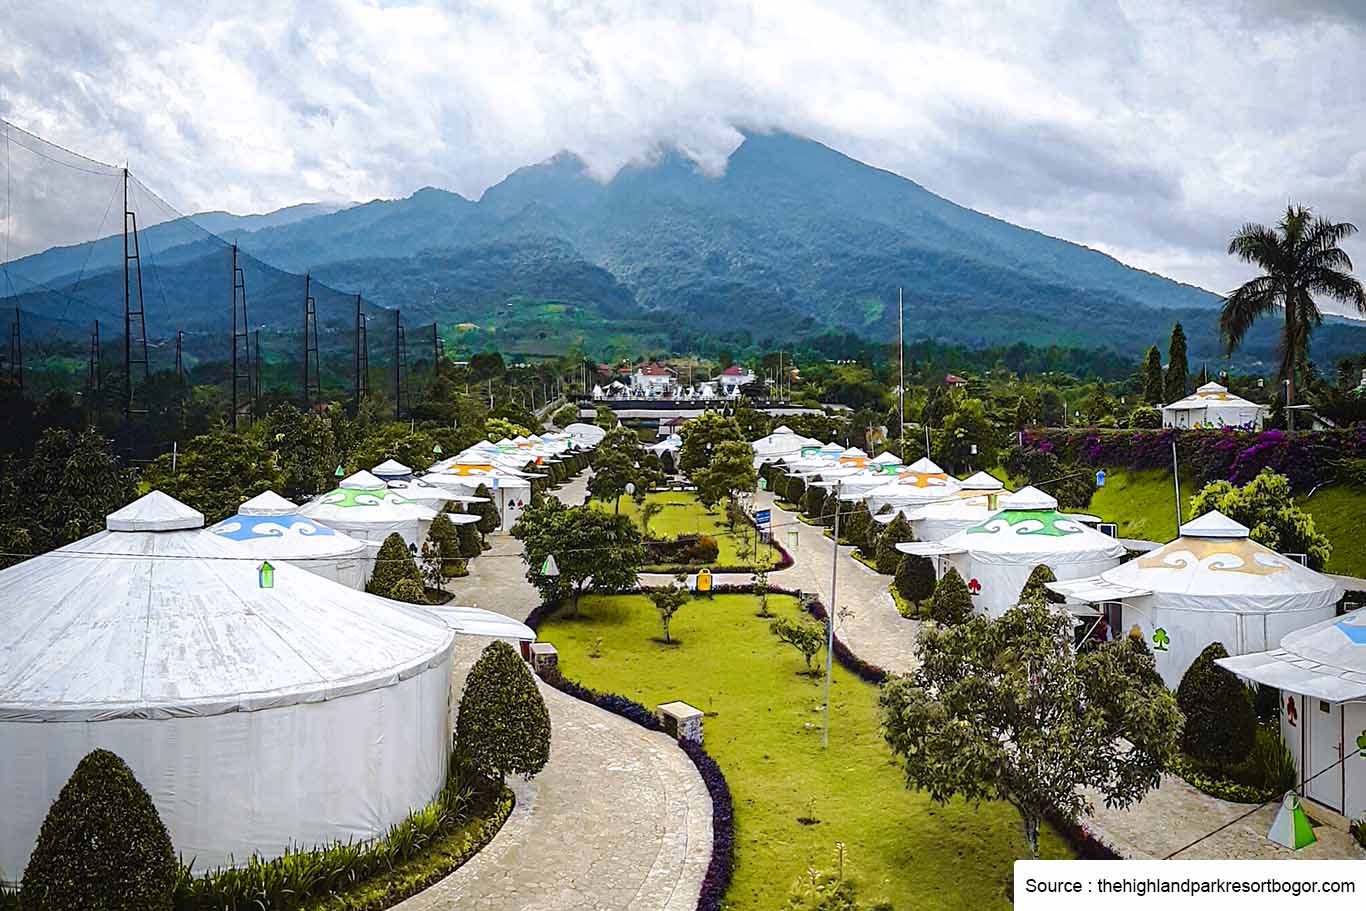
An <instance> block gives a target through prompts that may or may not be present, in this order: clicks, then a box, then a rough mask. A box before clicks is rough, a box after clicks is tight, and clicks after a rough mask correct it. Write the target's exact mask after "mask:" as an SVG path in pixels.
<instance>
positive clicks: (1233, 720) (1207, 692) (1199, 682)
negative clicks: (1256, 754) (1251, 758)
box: [1176, 642, 1257, 766]
mask: <svg viewBox="0 0 1366 911" xmlns="http://www.w3.org/2000/svg"><path fill="white" fill-rule="evenodd" d="M1227 657H1228V651H1227V650H1225V649H1224V645H1223V643H1222V642H1215V643H1212V644H1210V645H1209V646H1207V647H1206V648H1205V650H1204V651H1203V652H1201V653H1200V656H1199V657H1198V658H1196V659H1195V660H1194V661H1192V662H1191V666H1190V667H1189V668H1188V669H1187V670H1186V674H1185V676H1184V677H1182V678H1181V685H1180V686H1179V687H1177V690H1176V704H1177V705H1178V706H1180V708H1181V711H1182V712H1183V713H1184V714H1185V716H1186V727H1185V730H1184V732H1183V733H1182V735H1181V750H1182V752H1184V753H1185V754H1186V755H1187V756H1189V757H1190V758H1192V759H1195V760H1198V761H1200V762H1210V763H1215V764H1217V765H1220V766H1227V765H1232V764H1234V763H1238V762H1242V761H1243V759H1245V758H1246V757H1247V754H1248V751H1249V750H1251V749H1252V742H1253V738H1254V737H1255V736H1256V733H1257V713H1256V712H1255V711H1254V710H1253V707H1252V699H1251V698H1250V697H1249V696H1248V693H1247V687H1245V686H1243V684H1242V682H1241V681H1240V680H1239V679H1238V678H1237V677H1236V676H1234V674H1233V672H1232V671H1228V670H1225V669H1224V668H1222V667H1220V666H1219V665H1217V664H1215V663H1214V662H1215V660H1216V659H1218V658H1227Z"/></svg>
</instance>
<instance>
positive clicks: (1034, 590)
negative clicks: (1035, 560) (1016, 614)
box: [1019, 563, 1066, 607]
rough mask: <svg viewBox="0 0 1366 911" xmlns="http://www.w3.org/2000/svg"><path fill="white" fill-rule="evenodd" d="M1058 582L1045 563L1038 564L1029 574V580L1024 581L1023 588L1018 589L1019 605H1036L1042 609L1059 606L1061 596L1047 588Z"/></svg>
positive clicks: (1061, 599) (1062, 599)
mask: <svg viewBox="0 0 1366 911" xmlns="http://www.w3.org/2000/svg"><path fill="white" fill-rule="evenodd" d="M1056 581H1058V577H1057V576H1056V575H1055V574H1054V573H1053V570H1052V569H1051V568H1050V567H1049V565H1048V564H1047V563H1040V564H1039V565H1038V566H1036V567H1034V568H1033V569H1032V570H1030V572H1029V578H1028V579H1026V580H1025V584H1024V588H1022V589H1020V601H1019V603H1020V604H1037V605H1039V606H1040V607H1044V606H1046V605H1049V604H1061V603H1062V602H1063V601H1064V600H1066V599H1064V598H1063V596H1062V595H1060V594H1058V593H1057V592H1055V591H1053V590H1052V589H1050V588H1049V587H1048V584H1047V583H1049V582H1056Z"/></svg>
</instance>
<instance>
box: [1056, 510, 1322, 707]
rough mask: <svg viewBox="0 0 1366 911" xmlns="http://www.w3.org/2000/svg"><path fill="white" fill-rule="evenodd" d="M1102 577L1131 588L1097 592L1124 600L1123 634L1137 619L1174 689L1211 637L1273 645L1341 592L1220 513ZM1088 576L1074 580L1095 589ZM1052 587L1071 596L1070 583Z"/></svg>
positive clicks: (1235, 649)
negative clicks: (1111, 592)
mask: <svg viewBox="0 0 1366 911" xmlns="http://www.w3.org/2000/svg"><path fill="white" fill-rule="evenodd" d="M1098 581H1099V582H1102V583H1104V584H1108V585H1110V586H1118V587H1119V588H1120V589H1121V590H1122V589H1128V590H1130V592H1131V594H1127V595H1126V594H1123V592H1122V591H1117V592H1116V593H1115V596H1114V597H1106V596H1105V592H1104V590H1103V587H1100V588H1099V594H1100V598H1101V600H1114V601H1119V602H1121V603H1122V605H1123V607H1122V616H1121V622H1120V624H1119V627H1120V628H1119V629H1118V630H1116V632H1124V631H1128V630H1130V629H1132V628H1134V627H1137V628H1138V630H1139V632H1140V633H1141V634H1142V636H1143V640H1144V641H1145V642H1147V643H1148V644H1149V646H1150V647H1151V648H1152V649H1153V655H1154V657H1156V659H1157V670H1158V672H1159V673H1161V674H1162V679H1163V680H1164V681H1165V682H1166V684H1167V686H1169V687H1171V688H1173V689H1175V688H1176V687H1177V686H1178V685H1179V684H1180V683H1181V678H1182V677H1183V676H1184V675H1185V673H1186V669H1187V668H1189V667H1190V664H1191V662H1192V661H1194V660H1195V659H1196V657H1197V656H1198V655H1199V654H1200V653H1201V652H1202V651H1204V649H1205V647H1206V646H1208V645H1209V644H1210V643H1213V642H1221V643H1223V645H1224V648H1225V649H1227V650H1228V653H1229V654H1230V655H1243V654H1247V653H1248V652H1259V651H1263V650H1265V649H1268V648H1273V647H1275V646H1276V644H1277V643H1279V642H1280V641H1281V638H1282V637H1283V636H1285V635H1286V634H1287V633H1290V632H1293V631H1295V630H1297V629H1301V628H1303V627H1306V626H1309V625H1310V624H1313V623H1316V622H1318V621H1320V620H1325V619H1327V618H1329V617H1332V616H1334V615H1335V614H1336V613H1337V602H1338V600H1339V599H1340V598H1341V597H1342V589H1341V587H1340V586H1339V585H1338V584H1337V583H1336V582H1334V581H1333V580H1332V579H1330V578H1329V577H1328V576H1325V575H1323V574H1321V573H1317V572H1315V571H1314V570H1312V569H1309V568H1307V567H1304V566H1301V565H1300V564H1299V563H1297V562H1296V561H1294V560H1290V559H1287V558H1286V557H1283V556H1281V555H1280V554H1278V553H1276V552H1275V551H1273V550H1270V549H1269V548H1266V547H1263V546H1262V545H1260V544H1258V543H1257V542H1256V541H1253V540H1251V539H1250V538H1249V537H1248V529H1247V527H1246V526H1244V525H1240V524H1238V523H1237V522H1235V521H1233V520H1232V519H1229V518H1228V517H1226V516H1224V515H1223V514H1221V513H1218V512H1209V513H1205V514H1204V515H1202V516H1200V517H1199V518H1197V519H1194V520H1192V521H1190V522H1187V523H1186V524H1184V525H1182V526H1181V535H1180V537H1178V538H1177V539H1176V540H1175V541H1172V542H1170V543H1168V544H1166V545H1164V546H1163V547H1160V548H1158V549H1157V550H1155V551H1152V552H1151V553H1147V554H1144V555H1143V556H1141V557H1139V558H1137V559H1135V560H1131V561H1129V562H1128V563H1124V564H1122V565H1121V566H1118V567H1116V568H1114V569H1111V570H1109V571H1107V572H1104V573H1102V574H1101V575H1100V579H1099V580H1098ZM1087 582H1088V580H1081V581H1080V582H1077V583H1075V585H1076V586H1080V587H1086V588H1089V589H1091V590H1092V591H1093V592H1095V591H1097V590H1098V586H1096V585H1094V584H1091V585H1088V584H1087ZM1055 590H1057V591H1059V592H1061V593H1063V594H1064V595H1068V594H1072V592H1071V591H1070V590H1069V588H1068V586H1066V585H1058V586H1057V587H1056V588H1055ZM1159 631H1160V632H1159Z"/></svg>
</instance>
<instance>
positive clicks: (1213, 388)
mask: <svg viewBox="0 0 1366 911" xmlns="http://www.w3.org/2000/svg"><path fill="white" fill-rule="evenodd" d="M1164 407H1165V408H1167V409H1173V410H1189V409H1193V408H1214V409H1216V410H1217V409H1220V408H1263V407H1265V406H1263V405H1258V404H1257V403H1256V402H1249V401H1248V400H1247V399H1245V398H1243V397H1242V396H1239V395H1234V394H1233V393H1232V392H1229V391H1228V387H1227V386H1223V385H1220V384H1219V383H1205V384H1204V385H1203V386H1201V387H1200V388H1199V389H1196V390H1195V391H1194V392H1192V393H1191V394H1190V395H1188V396H1186V397H1184V398H1181V399H1177V400H1176V401H1175V402H1172V403H1171V404H1170V405H1166V406H1164Z"/></svg>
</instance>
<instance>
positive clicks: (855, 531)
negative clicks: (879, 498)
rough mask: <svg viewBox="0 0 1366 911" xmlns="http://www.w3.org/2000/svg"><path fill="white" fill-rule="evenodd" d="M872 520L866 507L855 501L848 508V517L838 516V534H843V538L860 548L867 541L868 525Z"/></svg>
mask: <svg viewBox="0 0 1366 911" xmlns="http://www.w3.org/2000/svg"><path fill="white" fill-rule="evenodd" d="M846 522H847V524H845V523H846ZM872 522H873V517H872V516H871V515H870V514H869V513H868V509H867V507H865V506H864V505H863V504H862V503H855V504H854V508H853V509H851V510H849V516H848V519H847V520H846V519H845V518H844V517H841V518H840V534H841V535H843V536H844V540H846V541H848V542H849V543H850V544H852V545H854V546H855V547H857V548H860V549H861V548H863V546H864V545H865V544H867V543H868V526H869V525H871V524H872Z"/></svg>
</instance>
